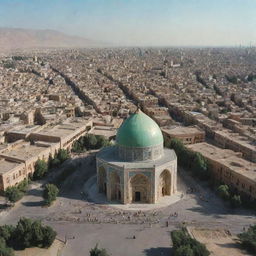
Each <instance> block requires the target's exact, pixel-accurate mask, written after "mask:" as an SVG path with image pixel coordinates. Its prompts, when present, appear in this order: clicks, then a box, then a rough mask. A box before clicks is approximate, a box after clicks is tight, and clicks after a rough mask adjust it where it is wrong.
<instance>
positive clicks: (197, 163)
mask: <svg viewBox="0 0 256 256" xmlns="http://www.w3.org/2000/svg"><path fill="white" fill-rule="evenodd" d="M192 171H193V173H194V174H195V175H196V176H198V177H199V178H201V179H208V178H209V176H210V174H209V171H208V168H207V161H206V159H205V158H204V157H203V155H202V154H201V153H198V152H196V153H195V154H194V158H193V162H192Z"/></svg>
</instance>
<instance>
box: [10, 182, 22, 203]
mask: <svg viewBox="0 0 256 256" xmlns="http://www.w3.org/2000/svg"><path fill="white" fill-rule="evenodd" d="M23 195H24V193H22V192H21V191H20V190H19V189H18V187H16V186H13V187H8V188H7V189H6V191H5V197H6V198H7V199H8V200H9V201H10V202H12V203H15V202H17V201H19V200H20V199H21V198H22V197H23Z"/></svg>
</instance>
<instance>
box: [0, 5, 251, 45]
mask: <svg viewBox="0 0 256 256" xmlns="http://www.w3.org/2000/svg"><path fill="white" fill-rule="evenodd" d="M255 13H256V0H214V1H209V0H75V1H72V0H37V1H31V0H0V27H8V28H27V29H53V30H58V31H61V32H64V33H66V34H69V35H77V36H82V37H85V38H89V39H92V40H98V41H101V42H108V43H110V44H113V45H120V46H239V45H244V46H249V45H254V46H256V29H255V27H256V15H255Z"/></svg>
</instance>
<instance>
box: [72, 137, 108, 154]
mask: <svg viewBox="0 0 256 256" xmlns="http://www.w3.org/2000/svg"><path fill="white" fill-rule="evenodd" d="M109 145H110V142H109V141H108V139H106V138H105V137H104V136H101V135H93V134H86V135H85V136H82V137H80V138H79V139H78V140H77V141H75V142H74V143H73V146H72V152H75V153H82V152H84V151H86V150H90V149H99V148H102V147H106V146H109Z"/></svg>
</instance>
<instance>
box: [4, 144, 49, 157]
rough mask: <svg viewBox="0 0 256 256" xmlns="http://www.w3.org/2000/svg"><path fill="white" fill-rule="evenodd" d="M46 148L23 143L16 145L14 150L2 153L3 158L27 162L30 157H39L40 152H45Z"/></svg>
mask: <svg viewBox="0 0 256 256" xmlns="http://www.w3.org/2000/svg"><path fill="white" fill-rule="evenodd" d="M46 149H47V147H43V146H39V145H30V143H28V142H23V143H21V144H19V145H17V146H16V147H15V148H13V149H11V150H10V151H9V150H5V151H3V152H2V153H1V154H2V155H3V156H9V157H13V158H16V159H20V160H28V159H30V158H32V157H35V156H37V155H39V154H40V153H41V152H42V151H44V150H46Z"/></svg>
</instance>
